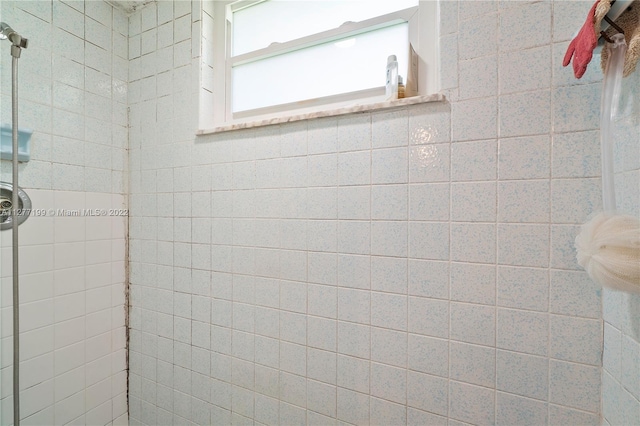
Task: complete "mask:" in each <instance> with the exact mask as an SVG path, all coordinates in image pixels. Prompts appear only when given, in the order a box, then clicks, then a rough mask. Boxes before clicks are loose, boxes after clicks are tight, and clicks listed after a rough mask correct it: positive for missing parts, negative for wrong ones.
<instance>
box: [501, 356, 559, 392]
mask: <svg viewBox="0 0 640 426" xmlns="http://www.w3.org/2000/svg"><path fill="white" fill-rule="evenodd" d="M496 364H497V375H498V377H497V388H498V389H499V390H503V391H505V392H510V393H514V394H517V395H522V396H526V397H529V398H536V399H540V400H543V401H544V400H546V399H547V394H548V376H549V361H548V360H547V359H546V358H543V357H539V356H533V355H527V354H521V353H516V352H507V351H501V350H499V351H498V354H497V358H496Z"/></svg>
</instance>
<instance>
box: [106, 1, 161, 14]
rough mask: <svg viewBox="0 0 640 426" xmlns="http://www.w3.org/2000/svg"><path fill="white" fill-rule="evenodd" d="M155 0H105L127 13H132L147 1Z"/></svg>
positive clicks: (147, 2)
mask: <svg viewBox="0 0 640 426" xmlns="http://www.w3.org/2000/svg"><path fill="white" fill-rule="evenodd" d="M154 1H155V0H129V1H124V0H107V2H108V3H111V4H112V5H114V6H115V7H117V8H119V9H121V10H124V11H125V12H127V13H133V12H135V11H136V10H139V9H141V8H142V7H144V6H146V5H147V4H149V3H153V2H154Z"/></svg>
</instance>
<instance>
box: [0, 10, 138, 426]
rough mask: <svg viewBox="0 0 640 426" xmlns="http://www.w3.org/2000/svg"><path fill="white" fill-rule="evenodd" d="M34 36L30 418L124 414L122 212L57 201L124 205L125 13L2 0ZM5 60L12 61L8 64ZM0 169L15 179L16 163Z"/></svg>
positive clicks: (27, 343) (0, 359)
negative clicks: (88, 212)
mask: <svg viewBox="0 0 640 426" xmlns="http://www.w3.org/2000/svg"><path fill="white" fill-rule="evenodd" d="M1 14H2V21H3V22H4V21H6V22H7V23H9V24H10V25H12V26H13V28H15V29H16V30H17V31H19V32H20V33H21V34H23V35H24V36H25V37H27V38H29V48H28V49H26V50H24V51H23V52H22V56H21V59H20V62H19V66H20V76H19V82H20V111H19V112H20V116H19V118H20V127H26V128H30V129H33V130H34V133H33V136H32V139H31V148H32V155H31V161H30V162H28V163H24V164H21V166H20V186H21V187H22V188H23V189H25V190H26V192H27V193H28V194H29V196H30V197H31V200H32V202H33V208H34V209H37V210H36V211H37V212H39V213H40V215H38V216H36V215H35V214H34V215H32V217H30V218H29V219H28V220H27V221H26V222H25V223H24V225H22V226H21V227H20V262H21V265H20V271H21V281H20V292H21V294H20V297H21V307H20V317H21V323H20V326H21V363H20V368H21V398H20V399H21V417H22V422H23V423H24V424H48V425H53V424H67V423H75V424H127V421H128V414H127V411H128V409H127V373H126V370H127V365H126V328H125V318H126V310H125V304H126V297H125V286H124V283H125V281H126V277H125V269H126V261H127V258H126V229H127V226H126V217H123V216H101V217H87V216H73V217H69V216H67V217H65V216H62V215H61V214H55V213H50V212H48V210H49V209H52V210H56V209H63V210H82V209H107V210H109V209H123V208H126V204H127V203H126V201H127V198H126V196H125V195H124V194H125V188H126V186H127V185H126V181H125V169H126V168H127V167H128V166H127V151H126V150H127V124H128V123H127V78H128V72H127V69H128V60H127V48H128V47H127V38H128V37H127V36H128V27H127V18H126V16H125V15H124V13H122V12H120V11H118V10H114V9H113V7H112V6H110V5H109V4H107V3H106V2H103V1H87V2H84V1H79V2H78V1H72V2H61V1H58V0H54V1H49V0H37V1H6V2H5V1H3V2H2V5H1ZM0 50H1V52H0V63H1V67H2V71H3V72H2V73H1V77H0V78H1V79H2V84H1V87H2V90H1V92H2V100H1V102H2V105H3V106H6V108H2V111H1V115H2V120H1V121H2V122H3V123H10V122H11V118H10V117H11V108H10V107H9V105H10V96H11V93H10V88H11V84H10V77H11V73H10V72H9V71H8V70H10V63H11V59H10V58H11V56H10V54H9V43H3V44H2V45H1V46H0ZM5 71H6V72H5ZM0 172H1V173H0V175H1V177H2V180H3V181H10V180H11V164H10V163H9V162H7V161H2V162H1V164H0ZM0 252H1V256H0V257H1V262H0V266H1V271H2V273H1V275H2V277H1V283H0V286H1V291H2V297H1V299H0V310H1V324H2V327H1V328H2V331H1V339H2V340H1V345H2V351H1V355H0V379H1V386H0V388H1V391H0V405H1V408H0V411H1V413H2V414H1V419H0V422H1V423H2V424H11V423H12V421H13V396H12V373H11V372H12V326H11V324H12V320H11V316H12V307H11V299H12V292H11V286H12V280H11V232H10V231H3V232H2V235H0Z"/></svg>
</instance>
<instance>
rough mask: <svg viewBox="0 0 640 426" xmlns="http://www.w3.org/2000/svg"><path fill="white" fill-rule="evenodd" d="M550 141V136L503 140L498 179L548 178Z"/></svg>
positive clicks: (500, 148) (500, 149) (501, 141)
mask: <svg viewBox="0 0 640 426" xmlns="http://www.w3.org/2000/svg"><path fill="white" fill-rule="evenodd" d="M549 141H550V138H549V136H529V137H522V138H512V139H501V140H500V147H499V155H498V157H499V164H498V170H499V176H498V178H499V179H502V180H506V179H540V178H548V177H549V169H550V161H549V153H550V150H551V146H550V143H549ZM554 149H555V145H554ZM574 152H575V151H574ZM572 155H574V154H573V153H572Z"/></svg>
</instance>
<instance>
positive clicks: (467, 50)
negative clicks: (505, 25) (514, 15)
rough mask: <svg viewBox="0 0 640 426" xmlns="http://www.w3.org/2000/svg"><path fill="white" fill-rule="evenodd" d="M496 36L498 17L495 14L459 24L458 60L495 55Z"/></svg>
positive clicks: (496, 46)
mask: <svg viewBox="0 0 640 426" xmlns="http://www.w3.org/2000/svg"><path fill="white" fill-rule="evenodd" d="M497 34H498V15H497V14H495V13H493V14H489V15H484V16H480V17H475V18H473V19H469V20H467V21H462V22H459V33H458V37H459V43H458V46H459V49H460V52H459V58H460V59H461V60H464V59H473V58H479V57H481V56H487V55H491V54H495V53H496V51H497V48H498V44H497Z"/></svg>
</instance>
